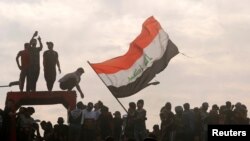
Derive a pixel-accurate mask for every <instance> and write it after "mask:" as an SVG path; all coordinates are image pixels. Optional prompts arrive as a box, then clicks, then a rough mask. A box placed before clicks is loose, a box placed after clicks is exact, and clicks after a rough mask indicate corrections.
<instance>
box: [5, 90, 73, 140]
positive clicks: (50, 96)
mask: <svg viewBox="0 0 250 141" xmlns="http://www.w3.org/2000/svg"><path fill="white" fill-rule="evenodd" d="M8 100H11V101H13V102H14V104H15V107H14V110H15V111H16V110H18V109H19V108H20V107H21V106H23V105H54V104H62V105H63V106H64V107H65V108H66V109H68V108H70V109H74V108H75V106H76V92H75V91H53V92H48V91H38V92H8V93H7V97H6V102H7V101H8ZM11 121H12V123H13V124H12V125H14V126H12V127H11V134H12V135H11V141H16V127H15V123H16V121H15V118H13V119H12V120H11Z"/></svg>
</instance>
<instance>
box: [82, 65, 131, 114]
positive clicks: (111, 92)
mask: <svg viewBox="0 0 250 141" xmlns="http://www.w3.org/2000/svg"><path fill="white" fill-rule="evenodd" d="M87 62H88V64H89V66H90V67H91V68H92V69H93V67H92V66H91V64H90V62H89V61H87ZM93 70H94V71H95V69H93ZM95 73H96V74H97V72H96V71H95ZM97 76H98V77H99V78H100V79H101V80H102V78H101V77H100V76H99V75H98V74H97ZM102 82H103V84H104V85H105V86H106V87H107V88H108V86H107V85H106V83H105V82H104V81H103V80H102ZM108 90H109V89H108ZM109 92H110V93H111V94H112V95H113V93H112V92H111V91H110V90H109ZM113 96H114V95H113ZM114 97H115V96H114ZM115 99H116V100H117V102H118V103H119V104H120V105H121V106H122V108H123V109H124V111H125V112H126V113H128V111H127V109H126V108H125V107H124V106H123V104H122V103H121V101H120V100H119V99H118V98H117V97H115Z"/></svg>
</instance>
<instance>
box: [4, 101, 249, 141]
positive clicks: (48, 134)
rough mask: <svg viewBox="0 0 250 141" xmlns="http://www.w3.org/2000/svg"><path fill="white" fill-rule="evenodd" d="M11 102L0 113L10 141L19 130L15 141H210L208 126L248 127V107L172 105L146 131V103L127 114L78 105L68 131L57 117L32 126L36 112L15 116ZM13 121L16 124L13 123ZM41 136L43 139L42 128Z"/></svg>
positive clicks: (70, 114)
mask: <svg viewBox="0 0 250 141" xmlns="http://www.w3.org/2000/svg"><path fill="white" fill-rule="evenodd" d="M12 106H13V103H12V101H7V103H6V107H5V109H4V110H1V109H0V136H1V140H2V139H3V141H8V140H9V136H10V134H11V133H10V132H11V131H10V129H11V127H13V126H15V129H16V137H17V141H206V140H207V137H206V135H207V126H208V125H209V124H249V122H250V120H249V118H248V117H247V107H246V106H245V105H244V104H241V103H239V102H238V103H236V104H235V105H232V104H231V102H229V101H227V102H226V104H225V105H222V106H220V107H219V106H218V105H216V104H214V105H212V108H211V110H210V111H208V108H209V104H208V103H206V102H204V103H202V105H201V107H200V108H198V107H195V108H193V109H190V104H189V103H185V104H183V106H176V107H175V109H174V111H175V114H174V112H173V111H172V106H171V103H170V102H167V103H166V104H165V105H164V106H163V107H162V108H161V110H160V119H161V123H160V125H157V124H156V125H154V126H153V131H152V132H149V130H148V129H147V128H146V120H147V117H146V114H147V113H146V110H145V109H144V108H143V106H144V101H143V100H138V101H137V103H135V102H130V103H129V109H128V113H127V114H126V115H124V116H121V113H120V112H119V111H116V112H114V113H113V114H112V113H111V112H110V111H109V108H108V107H107V106H105V105H104V104H103V103H102V102H101V101H98V102H97V103H95V104H93V103H92V102H89V103H88V104H87V105H84V104H83V103H82V102H78V103H77V105H76V108H75V109H68V118H67V122H68V125H67V124H65V120H64V119H63V118H62V117H59V118H58V120H57V124H55V125H54V126H53V125H52V123H51V122H50V121H39V120H34V119H33V118H32V115H33V114H34V113H35V109H34V108H33V107H21V108H19V110H18V112H17V113H15V112H14V111H13V110H12ZM13 118H15V121H16V122H15V123H12V122H11V121H12V120H11V119H13ZM39 125H40V128H41V129H42V130H43V135H41V134H40V130H41V129H40V128H39Z"/></svg>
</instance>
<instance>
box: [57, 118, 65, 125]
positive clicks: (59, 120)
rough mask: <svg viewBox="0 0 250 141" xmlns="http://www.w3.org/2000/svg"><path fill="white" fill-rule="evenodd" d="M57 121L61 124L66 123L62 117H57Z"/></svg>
mask: <svg viewBox="0 0 250 141" xmlns="http://www.w3.org/2000/svg"><path fill="white" fill-rule="evenodd" d="M57 123H58V124H59V125H62V124H63V123H64V119H63V118H62V117H59V118H58V119H57Z"/></svg>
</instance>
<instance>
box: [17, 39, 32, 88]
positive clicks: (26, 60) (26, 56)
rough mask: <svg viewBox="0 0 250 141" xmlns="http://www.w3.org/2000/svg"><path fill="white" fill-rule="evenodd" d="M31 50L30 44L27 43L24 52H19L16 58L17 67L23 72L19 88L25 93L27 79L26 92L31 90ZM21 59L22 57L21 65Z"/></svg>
mask: <svg viewBox="0 0 250 141" xmlns="http://www.w3.org/2000/svg"><path fill="white" fill-rule="evenodd" d="M29 49H30V44H29V43H25V44H24V50H21V51H19V52H18V54H17V56H16V63H17V66H18V68H19V69H20V70H21V73H20V78H19V88H20V91H21V92H22V91H23V87H24V83H25V79H26V91H29V90H30V82H29V81H28V73H29V67H30V53H29ZM20 57H21V64H20V62H19V58H20Z"/></svg>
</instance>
